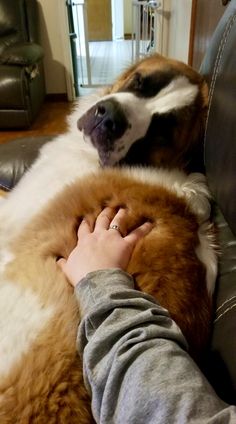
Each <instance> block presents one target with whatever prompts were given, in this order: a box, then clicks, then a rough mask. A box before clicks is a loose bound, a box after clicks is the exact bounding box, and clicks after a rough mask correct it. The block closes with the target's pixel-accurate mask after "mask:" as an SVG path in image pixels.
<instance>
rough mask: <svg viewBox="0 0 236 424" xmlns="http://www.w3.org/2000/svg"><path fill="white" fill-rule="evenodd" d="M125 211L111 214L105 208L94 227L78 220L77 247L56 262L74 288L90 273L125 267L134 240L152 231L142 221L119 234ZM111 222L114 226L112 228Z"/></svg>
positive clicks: (109, 210) (123, 229) (146, 223)
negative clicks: (127, 232)
mask: <svg viewBox="0 0 236 424" xmlns="http://www.w3.org/2000/svg"><path fill="white" fill-rule="evenodd" d="M126 214H127V211H126V210H125V209H119V211H118V212H117V213H116V214H115V216H114V211H113V210H112V209H111V208H105V209H103V211H102V212H101V213H100V214H99V215H98V217H97V219H96V222H95V225H94V229H93V230H91V228H90V226H89V224H88V222H87V221H86V219H84V220H83V221H82V222H81V224H80V226H79V229H78V242H77V245H76V247H75V248H74V250H73V251H72V252H71V253H70V255H69V257H68V258H67V259H64V258H61V259H59V260H58V265H59V266H60V267H61V269H62V271H63V272H64V273H65V275H66V277H67V278H68V280H69V282H70V283H71V284H72V285H73V286H74V287H75V286H76V284H77V283H78V282H79V281H80V280H81V279H82V278H83V277H85V276H86V275H87V274H88V273H89V272H92V271H97V270H99V269H107V268H121V269H123V270H126V269H127V267H128V264H129V260H130V258H131V254H132V252H133V250H134V247H135V245H136V243H137V242H138V240H140V239H141V238H142V237H143V236H145V235H146V234H147V233H148V232H149V231H150V230H151V228H152V224H151V223H150V222H145V223H144V224H142V225H141V226H139V227H137V228H136V229H134V230H133V231H131V232H130V233H129V234H127V235H126V236H125V237H122V234H121V232H120V230H119V229H120V228H122V227H123V228H122V232H123V234H125V233H126V229H125V228H124V217H125V216H126ZM112 225H115V226H117V229H113V228H111V226H112Z"/></svg>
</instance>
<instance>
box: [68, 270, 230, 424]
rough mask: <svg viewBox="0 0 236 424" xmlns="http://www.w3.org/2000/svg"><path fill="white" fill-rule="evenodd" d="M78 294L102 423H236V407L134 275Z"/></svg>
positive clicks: (104, 280) (86, 286)
mask: <svg viewBox="0 0 236 424" xmlns="http://www.w3.org/2000/svg"><path fill="white" fill-rule="evenodd" d="M76 294H77V296H78V299H79V304H80V308H81V313H82V317H83V318H82V321H81V324H80V328H79V332H78V350H79V351H80V353H81V355H83V367H84V379H85V383H86V385H87V387H88V388H89V390H90V391H91V395H92V410H93V414H94V417H95V420H96V421H97V422H98V423H103V424H104V423H107V424H108V423H109V424H111V423H122V424H123V423H129V424H132V423H134V424H139V423H140V424H141V423H142V424H144V423H155V424H157V423H164V422H173V423H174V422H181V423H189V422H201V423H203V422H204V423H205V422H208V419H210V418H211V419H212V421H211V423H214V422H219V421H217V420H219V417H220V419H222V422H227V423H230V422H231V421H230V420H232V422H233V420H235V418H236V412H235V409H234V408H233V407H231V408H230V407H228V408H227V405H225V404H224V403H223V402H221V401H220V400H219V399H218V397H217V396H216V395H215V393H214V392H213V390H212V389H211V387H210V385H209V384H208V383H207V381H206V380H205V378H204V377H203V376H202V374H201V373H200V371H199V370H198V368H197V367H196V365H195V364H194V362H193V361H192V360H191V358H190V357H189V356H188V354H187V353H186V352H185V350H184V349H185V348H186V342H185V339H184V337H183V335H182V333H181V332H180V330H179V328H178V327H177V325H176V324H175V323H174V322H173V321H172V320H171V319H170V317H169V315H168V313H167V311H166V310H164V309H163V308H162V307H160V306H159V305H158V304H157V303H156V302H155V300H154V299H153V298H151V297H150V296H148V295H144V294H143V293H141V292H138V291H136V290H134V286H133V280H132V279H131V277H129V276H128V275H127V274H125V273H123V272H122V271H118V270H111V271H99V272H97V273H91V274H89V275H88V276H87V278H86V279H84V280H82V281H81V283H79V284H78V285H77V287H76ZM226 408H227V409H226ZM219 414H220V415H219Z"/></svg>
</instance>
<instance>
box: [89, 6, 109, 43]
mask: <svg viewBox="0 0 236 424" xmlns="http://www.w3.org/2000/svg"><path fill="white" fill-rule="evenodd" d="M87 16H88V40H89V41H110V40H112V17H111V0H87Z"/></svg>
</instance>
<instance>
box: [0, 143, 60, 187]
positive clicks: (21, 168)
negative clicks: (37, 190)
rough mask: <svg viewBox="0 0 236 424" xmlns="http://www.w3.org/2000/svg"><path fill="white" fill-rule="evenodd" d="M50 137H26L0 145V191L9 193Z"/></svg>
mask: <svg viewBox="0 0 236 424" xmlns="http://www.w3.org/2000/svg"><path fill="white" fill-rule="evenodd" d="M52 138H53V137H52V136H43V137H27V138H19V139H16V140H13V141H9V142H8V143H6V144H1V145H0V189H3V190H6V191H9V190H11V189H12V188H13V187H14V186H15V185H16V184H17V182H18V181H19V180H20V178H21V177H22V175H23V174H24V172H25V171H26V170H27V169H28V168H29V167H30V166H31V164H32V163H33V161H34V160H35V159H36V158H37V156H38V153H39V149H40V147H41V146H43V145H44V144H45V143H48V142H49V141H50V140H52Z"/></svg>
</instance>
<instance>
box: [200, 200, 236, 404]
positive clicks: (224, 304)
mask: <svg viewBox="0 0 236 424" xmlns="http://www.w3.org/2000/svg"><path fill="white" fill-rule="evenodd" d="M214 219H215V222H216V224H217V227H218V234H219V244H220V252H219V272H218V278H217V282H216V292H215V293H216V296H215V318H214V322H213V333H212V340H211V345H210V350H209V357H208V358H207V361H206V374H207V377H208V378H209V380H210V381H211V383H212V385H213V386H214V388H215V390H216V392H217V393H218V395H219V396H220V397H221V399H223V400H225V401H226V402H228V403H232V404H235V403H236V362H235V353H236V337H235V335H236V237H235V236H234V234H233V233H232V231H231V229H230V228H229V226H228V224H227V222H226V221H225V219H224V217H223V214H222V213H221V211H220V209H219V208H218V207H216V208H215V213H214Z"/></svg>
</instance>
